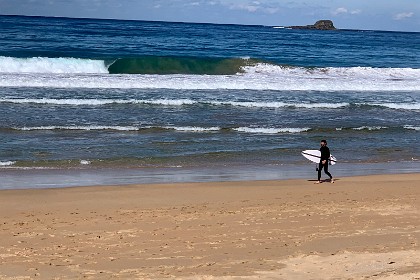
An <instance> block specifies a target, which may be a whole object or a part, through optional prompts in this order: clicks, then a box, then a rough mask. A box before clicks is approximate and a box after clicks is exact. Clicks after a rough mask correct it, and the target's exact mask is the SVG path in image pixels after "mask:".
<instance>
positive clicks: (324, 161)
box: [316, 140, 334, 184]
mask: <svg viewBox="0 0 420 280" xmlns="http://www.w3.org/2000/svg"><path fill="white" fill-rule="evenodd" d="M319 151H320V152H321V159H320V160H319V165H318V181H317V182H316V183H317V184H319V183H321V171H322V169H323V168H324V172H325V174H327V175H328V176H329V177H330V182H331V183H334V179H333V177H332V175H331V173H330V172H328V164H329V162H328V161H329V159H330V156H331V154H330V149H329V148H328V147H327V140H321V148H320V149H319Z"/></svg>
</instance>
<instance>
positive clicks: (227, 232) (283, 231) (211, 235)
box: [0, 174, 420, 279]
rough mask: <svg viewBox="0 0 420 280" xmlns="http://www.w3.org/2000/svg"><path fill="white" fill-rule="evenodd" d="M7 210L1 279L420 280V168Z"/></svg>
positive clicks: (44, 197) (6, 206)
mask: <svg viewBox="0 0 420 280" xmlns="http://www.w3.org/2000/svg"><path fill="white" fill-rule="evenodd" d="M28 187H30V186H28ZM0 217H1V220H0V278H1V279H164V278H176V279H420V247H419V240H420V174H404V175H374V176H360V177H343V178H338V180H337V181H336V183H335V184H330V183H323V184H320V185H315V184H314V181H309V180H302V179H299V180H281V181H245V182H210V183H184V184H182V183H177V184H160V185H129V186H100V187H76V188H61V189H41V190H34V189H32V190H31V189H28V190H4V191H0Z"/></svg>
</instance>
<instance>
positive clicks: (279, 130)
mask: <svg viewBox="0 0 420 280" xmlns="http://www.w3.org/2000/svg"><path fill="white" fill-rule="evenodd" d="M233 130H235V131H238V132H246V133H258V134H278V133H300V132H306V131H309V130H310V128H308V127H304V128H263V127H238V128H234V129H233Z"/></svg>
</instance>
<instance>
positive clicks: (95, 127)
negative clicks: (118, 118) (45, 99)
mask: <svg viewBox="0 0 420 280" xmlns="http://www.w3.org/2000/svg"><path fill="white" fill-rule="evenodd" d="M13 129H14V130H21V131H35V130H88V131H89V130H117V131H137V130H140V129H141V128H140V127H136V126H102V125H88V126H33V127H14V128H13Z"/></svg>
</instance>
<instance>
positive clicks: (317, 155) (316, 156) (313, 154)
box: [302, 150, 337, 165]
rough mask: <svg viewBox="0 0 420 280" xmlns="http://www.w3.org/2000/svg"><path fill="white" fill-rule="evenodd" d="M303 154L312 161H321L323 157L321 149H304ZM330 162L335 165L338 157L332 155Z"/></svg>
mask: <svg viewBox="0 0 420 280" xmlns="http://www.w3.org/2000/svg"><path fill="white" fill-rule="evenodd" d="M302 156H304V157H305V158H307V159H309V160H310V161H312V162H316V163H319V160H320V159H321V151H319V150H304V151H302ZM330 162H331V165H334V164H336V163H337V159H336V158H335V156H333V155H330Z"/></svg>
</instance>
